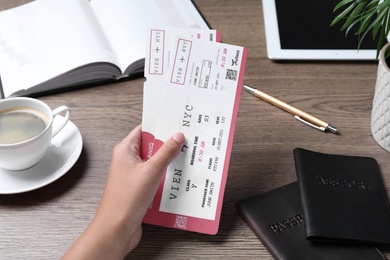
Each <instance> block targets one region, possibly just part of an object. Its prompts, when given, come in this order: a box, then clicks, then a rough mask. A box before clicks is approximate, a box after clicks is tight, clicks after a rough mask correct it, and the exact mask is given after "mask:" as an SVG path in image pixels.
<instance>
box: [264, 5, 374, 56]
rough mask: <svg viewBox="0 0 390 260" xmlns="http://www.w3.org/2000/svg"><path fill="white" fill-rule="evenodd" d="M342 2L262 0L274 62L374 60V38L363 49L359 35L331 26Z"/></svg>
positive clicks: (367, 39)
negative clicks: (359, 42) (289, 60)
mask: <svg viewBox="0 0 390 260" xmlns="http://www.w3.org/2000/svg"><path fill="white" fill-rule="evenodd" d="M339 1H340V0H263V9H264V19H265V27H266V37H267V51H268V54H269V55H268V56H269V57H270V58H271V59H273V58H274V59H284V58H285V59H372V60H374V59H375V58H376V47H377V43H376V42H375V41H374V40H372V38H371V35H367V37H366V38H365V39H364V41H363V43H362V45H361V46H360V50H359V51H357V48H358V41H359V38H358V36H356V35H354V34H353V32H352V31H351V32H350V33H349V34H348V35H347V36H346V34H345V31H340V28H341V26H342V21H341V22H339V23H338V24H336V25H334V26H330V24H331V23H332V21H333V19H334V18H335V17H336V14H334V13H333V9H334V7H335V6H336V5H337V4H338V3H339Z"/></svg>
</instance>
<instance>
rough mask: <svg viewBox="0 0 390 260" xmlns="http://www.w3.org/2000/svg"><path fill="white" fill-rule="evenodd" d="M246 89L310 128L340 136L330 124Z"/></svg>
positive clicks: (253, 89)
mask: <svg viewBox="0 0 390 260" xmlns="http://www.w3.org/2000/svg"><path fill="white" fill-rule="evenodd" d="M244 88H245V89H246V90H247V91H248V92H249V93H251V94H252V95H254V96H255V97H257V98H260V99H262V100H264V101H265V102H267V103H270V104H272V105H274V106H276V107H278V108H280V109H282V110H284V111H286V112H288V113H290V114H292V115H294V117H295V118H296V119H297V120H298V121H300V122H302V123H304V124H306V125H308V126H311V127H313V128H315V129H317V130H320V131H323V132H325V131H329V132H332V133H334V134H338V133H339V132H338V130H337V128H335V127H333V126H331V125H330V124H329V123H327V122H325V121H322V120H321V119H319V118H317V117H314V116H312V115H310V114H308V113H306V112H304V111H302V110H300V109H298V108H296V107H293V106H291V105H289V104H287V103H285V102H283V101H281V100H279V99H277V98H274V97H272V96H270V95H268V94H266V93H264V92H262V91H260V90H258V89H255V88H252V87H249V86H248V85H244Z"/></svg>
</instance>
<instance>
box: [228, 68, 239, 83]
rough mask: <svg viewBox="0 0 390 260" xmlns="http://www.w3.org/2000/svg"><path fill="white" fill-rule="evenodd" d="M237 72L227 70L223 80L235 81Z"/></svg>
mask: <svg viewBox="0 0 390 260" xmlns="http://www.w3.org/2000/svg"><path fill="white" fill-rule="evenodd" d="M237 76H238V70H232V69H227V70H226V77H225V79H229V80H234V81H237Z"/></svg>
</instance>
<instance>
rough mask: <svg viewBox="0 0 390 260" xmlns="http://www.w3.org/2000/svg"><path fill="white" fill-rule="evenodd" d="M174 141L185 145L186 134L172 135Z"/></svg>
mask: <svg viewBox="0 0 390 260" xmlns="http://www.w3.org/2000/svg"><path fill="white" fill-rule="evenodd" d="M172 139H173V140H175V141H176V142H178V143H179V144H181V143H184V134H183V133H180V132H179V133H176V134H174V135H172Z"/></svg>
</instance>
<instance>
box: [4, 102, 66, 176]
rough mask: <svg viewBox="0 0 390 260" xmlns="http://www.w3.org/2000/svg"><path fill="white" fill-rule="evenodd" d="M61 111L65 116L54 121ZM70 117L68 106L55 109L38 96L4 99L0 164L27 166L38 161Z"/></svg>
mask: <svg viewBox="0 0 390 260" xmlns="http://www.w3.org/2000/svg"><path fill="white" fill-rule="evenodd" d="M61 113H65V115H64V120H60V121H56V122H55V123H54V122H53V120H54V118H55V117H56V116H57V115H59V114H61ZM69 119H70V109H69V108H68V107H67V106H60V107H58V108H56V109H54V110H51V109H50V107H49V106H48V105H47V104H46V103H44V102H42V101H40V100H38V99H34V98H27V97H16V98H9V99H3V100H0V168H3V169H7V170H24V169H27V168H30V167H32V166H34V165H35V164H37V163H38V162H39V161H40V160H41V159H42V158H43V157H44V155H45V154H46V152H47V150H48V149H49V147H50V143H51V140H52V138H53V137H54V136H55V135H57V134H58V133H59V132H60V131H61V130H62V129H63V128H64V127H65V125H66V124H67V122H68V121H69Z"/></svg>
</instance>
